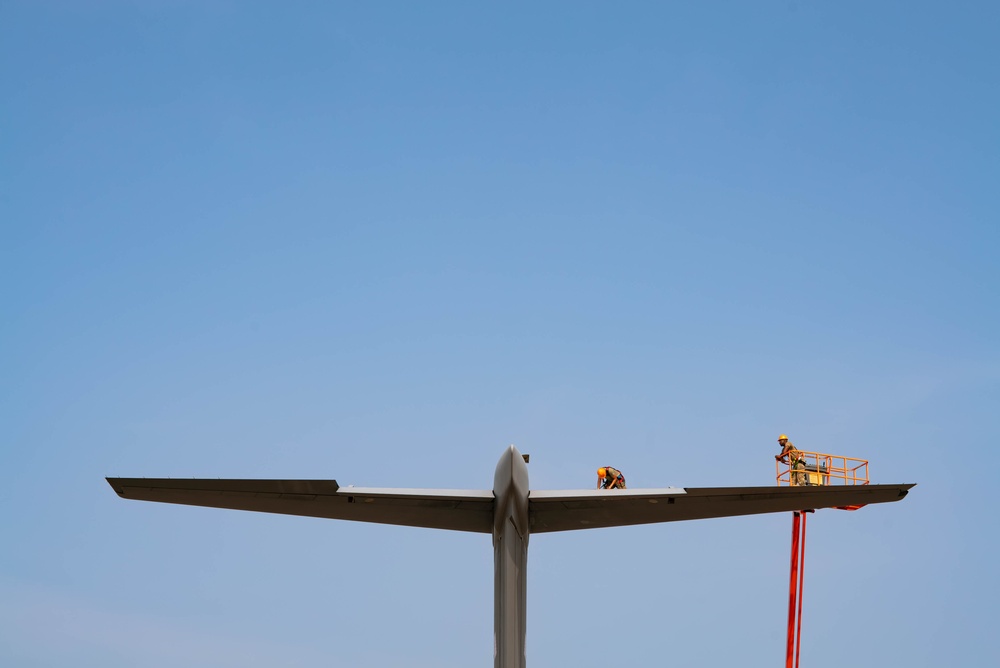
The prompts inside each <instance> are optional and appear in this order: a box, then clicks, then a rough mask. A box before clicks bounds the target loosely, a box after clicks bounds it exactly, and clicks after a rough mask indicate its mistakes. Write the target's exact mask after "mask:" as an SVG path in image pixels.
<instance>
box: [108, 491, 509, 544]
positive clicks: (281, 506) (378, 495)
mask: <svg viewBox="0 0 1000 668" xmlns="http://www.w3.org/2000/svg"><path fill="white" fill-rule="evenodd" d="M107 481H108V483H109V484H110V485H111V487H112V488H113V489H114V490H115V492H116V493H117V494H118V496H120V497H122V498H124V499H136V500H140V501H159V502H161V503H178V504H183V505H189V506H206V507H210V508H229V509H232V510H252V511H257V512H262V513H280V514H283V515H303V516H306V517H322V518H327V519H336V520H354V521H357V522H375V523H377V524H400V525H403V526H412V527H425V528H429V529H451V530H454V531H475V532H481V533H491V532H492V531H493V492H492V491H480V490H449V489H383V488H369V487H340V486H339V485H338V484H337V481H336V480H217V479H200V478H190V479H189V478H108V479H107Z"/></svg>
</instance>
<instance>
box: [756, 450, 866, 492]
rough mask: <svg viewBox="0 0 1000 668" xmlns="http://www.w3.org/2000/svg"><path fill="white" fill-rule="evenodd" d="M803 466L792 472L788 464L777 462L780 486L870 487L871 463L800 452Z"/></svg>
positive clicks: (776, 467) (824, 454)
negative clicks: (869, 464)
mask: <svg viewBox="0 0 1000 668" xmlns="http://www.w3.org/2000/svg"><path fill="white" fill-rule="evenodd" d="M799 452H800V455H799V456H800V462H801V464H800V465H799V466H798V467H796V468H795V469H792V468H791V466H790V464H791V457H788V459H789V463H787V464H786V463H783V462H779V461H777V460H775V462H774V469H775V472H776V474H777V480H778V484H779V485H867V484H868V460H867V459H855V458H854V457H842V456H841V455H828V454H826V453H824V452H806V451H804V450H800V451H799Z"/></svg>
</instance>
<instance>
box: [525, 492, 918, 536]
mask: <svg viewBox="0 0 1000 668" xmlns="http://www.w3.org/2000/svg"><path fill="white" fill-rule="evenodd" d="M911 487H913V485H838V486H817V487H714V488H713V487H705V488H688V489H680V488H666V489H645V490H644V489H624V490H592V489H591V490H579V491H572V490H569V491H534V490H532V492H531V493H530V494H529V495H528V517H529V521H530V524H531V533H533V534H535V533H546V532H550V531H570V530H573V529H599V528H603V527H614V526H628V525H633V524H653V523H656V522H678V521H681V520H701V519H707V518H710V517H734V516H738V515H756V514H760V513H778V512H788V511H794V510H816V509H819V508H837V507H840V506H861V505H866V504H869V503H886V502H889V501H899V500H900V499H902V498H903V497H904V496H906V493H907V491H909V489H910V488H911Z"/></svg>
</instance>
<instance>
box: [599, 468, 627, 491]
mask: <svg viewBox="0 0 1000 668" xmlns="http://www.w3.org/2000/svg"><path fill="white" fill-rule="evenodd" d="M597 489H625V476H623V475H622V472H621V471H619V470H618V469H616V468H611V467H610V466H602V467H601V468H599V469H597Z"/></svg>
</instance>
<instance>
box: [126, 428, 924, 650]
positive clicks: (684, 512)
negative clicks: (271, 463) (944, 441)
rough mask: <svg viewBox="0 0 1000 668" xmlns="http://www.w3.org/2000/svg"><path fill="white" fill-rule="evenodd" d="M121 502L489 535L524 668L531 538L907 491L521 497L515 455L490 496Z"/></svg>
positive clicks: (324, 493) (189, 496)
mask: <svg viewBox="0 0 1000 668" xmlns="http://www.w3.org/2000/svg"><path fill="white" fill-rule="evenodd" d="M107 480H108V483H109V484H110V485H111V487H112V488H114V490H115V492H117V494H118V496H120V497H122V498H123V499H136V500H140V501H160V502H163V503H181V504H185V505H191V506H207V507H211V508H231V509H233V510H255V511H258V512H262V513H281V514H284V515H305V516H308V517H325V518H328V519H337V520H355V521H357V522H377V523H380V524H402V525H405V526H412V527H426V528H430V529H451V530H454V531H475V532H479V533H492V534H493V563H494V567H493V578H494V603H493V634H494V640H493V642H494V649H493V651H494V661H493V665H494V667H495V668H524V666H525V657H524V636H525V628H526V625H525V612H526V609H527V590H528V587H527V578H526V575H527V559H528V537H529V536H530V534H532V533H546V532H550V531H570V530H573V529H598V528H602V527H614V526H626V525H631V524H652V523H654V522H677V521H680V520H701V519H707V518H710V517H732V516H736V515H756V514H760V513H780V512H789V511H793V510H804V509H819V508H836V507H838V506H860V505H865V504H870V503H887V502H889V501H899V500H900V499H902V498H903V497H904V496H906V493H907V491H909V489H910V488H911V487H913V485H859V486H837V487H718V488H700V489H698V488H695V489H682V488H679V487H667V488H663V489H626V490H618V489H613V490H592V489H589V490H559V491H531V492H529V489H528V467H527V465H526V464H525V463H524V459H523V458H522V457H521V453H520V452H518V451H517V448H515V447H514V446H513V445H512V446H510V447H509V448H507V450H506V451H505V452H504V453H503V456H502V457H500V461H499V463H497V469H496V473H495V474H494V477H493V491H487V490H482V491H480V490H455V489H439V490H438V489H389V488H377V487H340V486H339V485H338V484H337V481H336V480H206V479H174V478H108V479H107Z"/></svg>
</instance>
